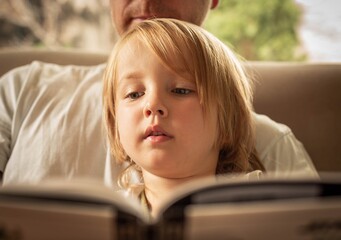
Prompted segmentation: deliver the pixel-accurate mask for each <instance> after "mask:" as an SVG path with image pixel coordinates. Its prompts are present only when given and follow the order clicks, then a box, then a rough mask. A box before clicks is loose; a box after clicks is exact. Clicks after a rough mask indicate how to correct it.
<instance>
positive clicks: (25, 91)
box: [0, 0, 316, 185]
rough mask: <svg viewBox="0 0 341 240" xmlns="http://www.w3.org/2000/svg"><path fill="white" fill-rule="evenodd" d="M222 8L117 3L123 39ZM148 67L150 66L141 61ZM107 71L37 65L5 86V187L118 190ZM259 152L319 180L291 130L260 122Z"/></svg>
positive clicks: (0, 150)
mask: <svg viewBox="0 0 341 240" xmlns="http://www.w3.org/2000/svg"><path fill="white" fill-rule="evenodd" d="M218 2H219V1H218V0H110V6H111V14H112V19H113V23H114V25H115V26H116V29H117V32H118V33H119V34H123V33H124V32H125V31H126V30H127V29H129V28H131V27H132V26H133V25H134V24H136V23H138V22H140V21H143V20H145V19H148V18H153V17H171V18H178V19H181V20H185V21H189V22H192V23H195V24H197V25H201V24H202V23H203V21H204V19H205V17H206V15H207V13H208V11H209V10H210V9H213V8H215V7H216V6H217V5H218ZM141 60H143V59H142V58H141ZM104 67H105V66H104V65H99V66H93V67H81V66H66V67H62V66H58V65H52V64H46V63H41V62H34V63H32V64H30V65H28V66H24V67H21V68H18V69H15V70H14V71H12V72H10V73H8V74H7V75H5V76H4V77H3V78H2V79H1V80H0V93H1V94H0V172H3V184H11V183H18V182H37V181H41V180H42V179H45V178H48V177H63V178H80V177H87V178H94V179H98V180H101V181H105V182H106V183H107V184H108V185H115V182H116V174H115V170H116V169H117V166H115V163H114V161H112V160H111V159H110V157H109V156H108V154H107V150H106V148H105V140H104V138H103V135H102V125H101V94H102V82H101V81H102V80H101V79H102V74H103V70H104ZM254 119H255V124H256V148H257V151H258V153H259V156H260V158H261V161H262V162H263V164H264V165H265V167H266V169H267V171H269V172H274V173H283V174H286V175H291V174H293V173H296V172H304V173H306V174H312V175H315V174H316V172H315V168H314V166H313V165H312V163H311V160H310V158H309V156H308V155H307V153H306V152H305V150H304V148H303V146H302V145H301V143H300V142H298V141H297V140H296V138H295V137H294V135H293V134H292V132H291V131H290V129H289V128H287V127H286V126H284V125H280V124H276V123H274V122H273V121H272V120H270V119H269V118H267V117H265V116H260V115H256V114H255V115H254Z"/></svg>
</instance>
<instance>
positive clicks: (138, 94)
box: [127, 92, 144, 99]
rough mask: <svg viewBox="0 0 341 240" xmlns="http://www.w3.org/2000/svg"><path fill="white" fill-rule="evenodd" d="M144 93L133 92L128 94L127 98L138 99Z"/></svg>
mask: <svg viewBox="0 0 341 240" xmlns="http://www.w3.org/2000/svg"><path fill="white" fill-rule="evenodd" d="M143 94H144V93H143V92H131V93H129V94H128V95H127V98H130V99H138V98H139V97H141V96H143Z"/></svg>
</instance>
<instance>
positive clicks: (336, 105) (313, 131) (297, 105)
mask: <svg viewBox="0 0 341 240" xmlns="http://www.w3.org/2000/svg"><path fill="white" fill-rule="evenodd" d="M106 58H107V55H106V54H95V53H82V52H74V51H64V50H60V51H48V50H20V51H19V50H7V51H6V50H3V51H0V76H1V75H3V74H4V73H5V72H7V71H9V70H10V69H12V68H14V67H17V66H21V65H24V64H28V63H30V62H31V61H33V60H40V61H45V62H51V63H58V64H63V65H68V64H75V65H95V64H100V63H104V62H105V61H106ZM247 65H248V66H247V68H248V71H249V72H250V73H252V75H253V76H254V77H255V79H256V81H257V82H256V84H255V99H254V107H255V110H256V112H257V113H263V114H266V115H268V116H269V117H271V118H272V119H274V120H275V121H277V122H280V123H284V124H286V125H288V126H289V127H290V128H291V129H292V130H293V132H294V133H295V135H296V137H297V138H298V139H299V140H300V141H301V142H302V143H303V144H304V146H305V147H306V149H307V151H308V153H309V155H310V156H311V158H312V160H313V162H314V164H315V166H316V167H317V169H318V170H319V171H341V63H321V64H317V63H289V62H279V63H275V62H249V63H248V64H247Z"/></svg>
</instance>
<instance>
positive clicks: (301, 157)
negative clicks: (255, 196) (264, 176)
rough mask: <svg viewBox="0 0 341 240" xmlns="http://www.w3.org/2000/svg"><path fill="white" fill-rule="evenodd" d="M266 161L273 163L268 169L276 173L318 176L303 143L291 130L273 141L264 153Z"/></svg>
mask: <svg viewBox="0 0 341 240" xmlns="http://www.w3.org/2000/svg"><path fill="white" fill-rule="evenodd" d="M264 161H265V162H268V163H271V164H269V165H268V169H267V171H268V172H270V173H272V174H274V175H281V176H283V175H284V176H294V175H298V176H300V175H304V176H312V177H315V176H316V177H317V176H318V174H317V171H316V169H315V167H314V165H313V163H312V160H311V158H310V157H309V155H308V153H307V151H306V150H305V148H304V146H303V144H302V143H301V142H300V141H298V140H297V139H296V137H295V136H294V134H293V133H292V131H291V130H289V131H288V132H286V133H284V134H283V135H282V136H280V137H279V138H278V139H276V141H274V142H273V145H272V146H270V147H269V148H268V151H267V152H266V153H265V155H264Z"/></svg>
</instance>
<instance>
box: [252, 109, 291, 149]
mask: <svg viewBox="0 0 341 240" xmlns="http://www.w3.org/2000/svg"><path fill="white" fill-rule="evenodd" d="M253 121H254V124H255V131H256V140H257V145H259V146H258V147H259V148H264V147H266V146H269V143H270V142H274V141H276V140H278V139H280V138H282V137H283V136H286V135H289V134H292V131H291V129H290V128H289V127H288V126H286V125H285V124H282V123H278V122H275V121H274V120H272V119H271V118H269V117H268V116H266V115H262V114H257V113H253ZM263 145H264V146H263Z"/></svg>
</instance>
